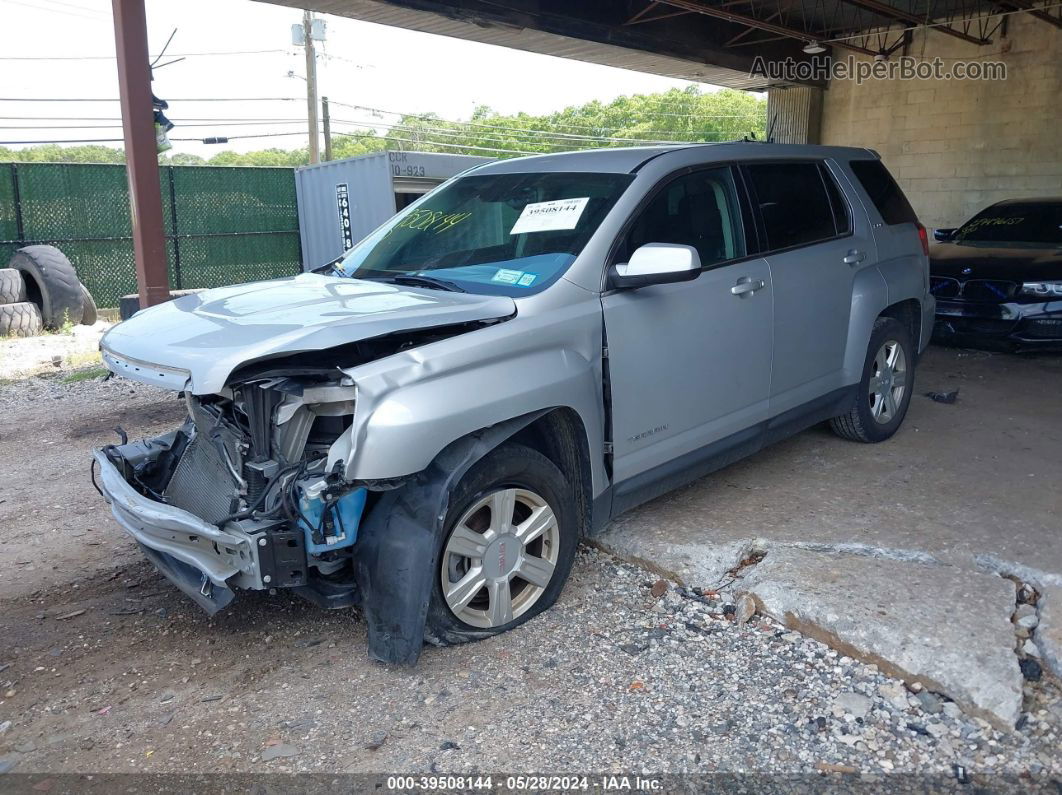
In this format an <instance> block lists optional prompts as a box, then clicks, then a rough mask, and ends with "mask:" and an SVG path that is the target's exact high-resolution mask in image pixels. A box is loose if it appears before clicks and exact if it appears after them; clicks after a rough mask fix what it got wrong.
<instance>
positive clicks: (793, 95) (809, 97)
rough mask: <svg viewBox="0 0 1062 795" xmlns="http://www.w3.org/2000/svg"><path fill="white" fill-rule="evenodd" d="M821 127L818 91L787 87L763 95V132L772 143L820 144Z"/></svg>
mask: <svg viewBox="0 0 1062 795" xmlns="http://www.w3.org/2000/svg"><path fill="white" fill-rule="evenodd" d="M821 124H822V89H821V88H817V87H815V86H790V87H788V88H771V89H769V90H768V91H767V129H768V130H770V134H771V137H772V140H773V141H774V142H775V143H778V144H817V143H820V142H821V140H820V128H821Z"/></svg>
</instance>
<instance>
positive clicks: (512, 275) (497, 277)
mask: <svg viewBox="0 0 1062 795" xmlns="http://www.w3.org/2000/svg"><path fill="white" fill-rule="evenodd" d="M537 278H538V274H537V273H525V272H524V271H514V270H509V269H508V268H498V271H497V272H496V273H495V274H494V275H493V276H492V277H491V279H490V280H491V281H492V282H500V283H502V284H512V285H514V286H516V287H530V286H531V285H532V284H534V283H535V279H537Z"/></svg>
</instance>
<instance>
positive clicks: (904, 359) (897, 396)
mask: <svg viewBox="0 0 1062 795" xmlns="http://www.w3.org/2000/svg"><path fill="white" fill-rule="evenodd" d="M914 364H915V357H914V350H913V347H912V344H911V335H910V333H909V332H908V331H907V329H906V328H904V326H903V324H902V323H900V322H899V321H897V320H895V319H894V318H891V317H879V318H878V319H877V320H876V321H875V323H874V330H873V332H872V333H871V335H870V344H869V345H868V346H867V358H866V362H865V364H864V365H863V377H862V379H860V382H859V386H858V393H857V395H856V402H855V405H854V406H853V407H852V408H851V409H850V410H849V411H848V412H847V413H846V414H842V415H841V416H840V417H834V418H833V419H832V420H830V427H832V428H833V430H834V432H835V433H836V434H837V435H838V436H841V437H843V438H845V439H850V440H852V441H854V442H883V441H885V440H886V439H888V438H889V437H891V436H892V435H893V434H894V433H896V431H897V430H898V429H899V427H900V425H901V423H903V418H904V416H905V415H906V414H907V407H908V405H909V404H910V402H911V390H912V389H913V387H914Z"/></svg>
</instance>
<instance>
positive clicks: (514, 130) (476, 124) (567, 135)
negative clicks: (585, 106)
mask: <svg viewBox="0 0 1062 795" xmlns="http://www.w3.org/2000/svg"><path fill="white" fill-rule="evenodd" d="M332 104H333V105H339V106H341V107H344V108H352V109H354V110H365V111H369V112H371V113H384V114H387V115H390V116H400V117H402V118H413V119H420V120H422V121H433V122H442V123H444V124H456V125H461V126H465V127H479V128H482V129H489V130H504V131H506V132H509V133H512V134H514V135H517V134H523V135H539V136H543V135H544V136H548V137H550V138H559V139H565V140H571V141H577V140H593V141H608V142H612V143H641V144H668V143H682V142H681V141H672V140H654V139H649V138H619V137H610V136H603V135H578V134H576V133H557V132H552V131H551V130H536V129H531V128H519V127H507V126H504V125H499V124H485V123H482V122H474V121H452V120H450V119H443V118H440V117H437V116H430V115H426V114H418V113H401V112H399V111H394V110H383V109H381V108H370V107H367V106H365V105H351V104H348V103H345V102H337V101H335V100H332ZM381 126H382V123H381ZM662 132H664V133H666V134H674V135H679V134H680V133H677V132H676V133H671V132H670V131H662Z"/></svg>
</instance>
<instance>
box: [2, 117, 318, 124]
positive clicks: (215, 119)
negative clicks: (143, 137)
mask: <svg viewBox="0 0 1062 795" xmlns="http://www.w3.org/2000/svg"><path fill="white" fill-rule="evenodd" d="M0 120H4V121H116V122H121V121H122V117H121V116H0ZM191 121H212V122H217V123H219V124H226V123H229V122H244V121H247V122H251V121H254V122H259V121H260V122H288V121H303V119H285V118H273V117H261V116H251V117H244V116H239V117H236V116H222V117H220V118H218V117H207V116H186V117H182V118H181V124H184V123H186V122H191Z"/></svg>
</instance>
